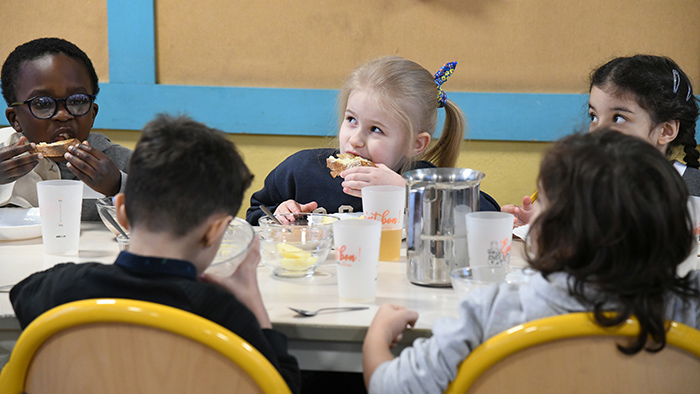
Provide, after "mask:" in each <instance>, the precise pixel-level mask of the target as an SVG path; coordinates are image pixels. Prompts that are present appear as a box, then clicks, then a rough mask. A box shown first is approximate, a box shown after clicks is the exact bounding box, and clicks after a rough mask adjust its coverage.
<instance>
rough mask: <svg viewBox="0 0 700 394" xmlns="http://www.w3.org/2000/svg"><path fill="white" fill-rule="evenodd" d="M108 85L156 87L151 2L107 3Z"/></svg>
mask: <svg viewBox="0 0 700 394" xmlns="http://www.w3.org/2000/svg"><path fill="white" fill-rule="evenodd" d="M107 29H108V30H107V35H108V43H109V81H110V83H128V84H154V83H156V47H155V45H156V43H155V15H154V7H153V0H151V1H148V0H108V1H107Z"/></svg>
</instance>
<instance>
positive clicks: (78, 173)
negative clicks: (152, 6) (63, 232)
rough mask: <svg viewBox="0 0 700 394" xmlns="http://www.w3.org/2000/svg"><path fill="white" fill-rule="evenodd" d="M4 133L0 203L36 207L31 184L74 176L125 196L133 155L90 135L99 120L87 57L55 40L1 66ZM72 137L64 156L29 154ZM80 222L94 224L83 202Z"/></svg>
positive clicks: (25, 47) (26, 48)
mask: <svg viewBox="0 0 700 394" xmlns="http://www.w3.org/2000/svg"><path fill="white" fill-rule="evenodd" d="M1 80H2V95H3V97H4V99H5V101H6V102H7V105H8V107H7V109H6V110H5V116H6V117H7V120H8V121H9V122H10V126H11V127H8V128H4V129H0V206H8V205H10V206H18V207H22V208H30V207H37V206H38V205H39V204H38V199H37V193H36V183H37V182H39V181H43V180H48V179H79V180H82V181H83V182H85V184H87V185H88V186H89V187H91V188H92V189H93V190H95V191H97V192H99V193H102V194H104V195H106V196H114V195H116V194H117V193H119V192H121V191H123V189H124V186H125V184H126V170H127V166H128V163H129V158H130V157H131V150H129V149H127V148H125V147H123V146H120V145H117V144H114V143H112V142H111V141H110V140H109V139H108V138H107V137H105V136H104V135H101V134H97V133H90V130H91V129H92V125H93V123H94V121H95V117H96V116H97V110H98V106H97V104H96V103H95V97H96V96H97V93H98V91H99V86H98V81H97V73H96V72H95V68H94V67H93V65H92V62H91V61H90V58H88V56H87V55H86V54H85V52H83V51H82V50H81V49H80V48H78V47H77V46H75V45H74V44H72V43H70V42H68V41H66V40H63V39H60V38H39V39H36V40H32V41H30V42H27V43H25V44H22V45H20V46H18V47H17V48H15V50H14V51H12V53H10V55H9V56H8V57H7V59H6V60H5V63H4V64H3V66H2V75H1ZM71 138H76V139H78V140H79V141H80V145H78V146H75V147H73V146H71V147H69V148H68V152H67V153H66V154H65V155H64V156H62V157H51V158H48V157H44V156H43V155H42V154H41V153H38V152H35V151H34V148H35V147H36V145H37V144H39V143H42V142H43V143H55V142H59V141H64V140H68V139H71ZM82 212H83V213H82V217H83V220H99V216H98V215H97V210H96V208H95V204H94V202H93V201H92V200H85V202H84V204H83V211H82Z"/></svg>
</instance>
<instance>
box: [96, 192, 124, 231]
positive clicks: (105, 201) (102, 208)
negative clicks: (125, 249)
mask: <svg viewBox="0 0 700 394" xmlns="http://www.w3.org/2000/svg"><path fill="white" fill-rule="evenodd" d="M95 206H97V213H98V214H99V215H100V219H102V223H104V224H105V226H107V228H108V229H109V231H111V232H112V233H113V234H114V235H115V236H118V235H119V234H121V233H120V232H119V230H117V228H116V226H119V228H121V229H122V230H123V231H124V232H125V233H127V234H129V231H127V230H126V229H125V228H124V227H122V226H121V225H120V224H119V222H117V211H116V208H114V203H112V197H103V198H98V199H97V200H95Z"/></svg>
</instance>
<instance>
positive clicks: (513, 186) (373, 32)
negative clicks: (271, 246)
mask: <svg viewBox="0 0 700 394" xmlns="http://www.w3.org/2000/svg"><path fill="white" fill-rule="evenodd" d="M111 1H116V0H111ZM106 13H107V11H106V0H64V1H61V2H50V1H49V2H47V1H44V0H27V1H22V2H19V1H13V0H8V1H3V2H1V3H0V33H2V37H3V40H2V41H0V58H2V59H4V58H5V57H6V56H7V54H8V53H9V52H10V51H11V50H12V48H14V47H15V46H16V45H18V44H20V43H22V42H25V41H28V40H30V39H32V38H36V37H40V36H60V37H64V38H67V39H68V40H70V41H73V42H74V43H76V44H77V45H78V46H80V47H81V48H83V49H84V50H85V51H86V52H87V53H88V55H90V57H91V58H92V60H93V62H94V63H95V67H96V69H97V72H98V75H99V77H100V80H101V81H109V63H108V61H109V59H108V56H109V53H108V45H107V24H106ZM155 14H156V61H157V64H156V71H157V81H158V83H164V84H185V85H187V84H189V85H215V86H256V87H295V88H337V87H338V86H339V85H340V83H341V81H342V79H343V78H344V77H345V75H347V73H348V72H350V71H351V70H352V69H353V68H354V67H356V66H357V65H359V64H360V63H362V62H364V61H366V60H369V59H371V58H374V57H377V56H380V55H399V56H403V57H407V58H410V59H412V60H415V61H417V62H419V63H420V64H422V65H424V66H425V67H426V68H428V69H429V70H437V68H439V66H440V65H442V64H443V63H444V62H446V61H450V60H458V61H459V66H458V69H457V71H456V72H455V74H454V77H453V78H452V79H450V82H449V83H448V84H447V85H445V89H446V91H447V92H448V95H449V92H450V91H485V92H545V93H550V92H555V93H585V92H586V89H587V78H588V74H589V73H590V71H591V70H592V69H593V68H594V67H596V66H597V65H599V64H601V63H603V62H604V61H606V60H608V59H610V58H611V57H614V56H619V55H628V54H633V53H638V52H645V53H655V54H663V55H667V56H670V57H672V58H674V59H675V60H676V61H677V62H678V63H679V64H680V65H681V66H682V67H683V69H684V70H685V71H686V72H687V73H688V74H689V76H690V78H691V80H693V81H694V82H695V84H696V87H697V86H698V84H699V83H700V60H699V59H700V57H698V54H700V23H697V21H698V20H700V2H698V1H694V0H645V1H641V2H640V1H636V0H590V1H556V0H385V1H376V0H356V1H327V0H302V1H294V2H288V1H282V0H272V1H266V2H260V1H258V2H255V1H241V0H237V1H230V0H210V1H206V2H193V1H185V0H156V1H155ZM260 105H265V103H261V104H260ZM134 110H138V109H134ZM126 115H127V116H128V114H126ZM200 120H202V121H205V122H206V119H200ZM541 121H542V125H541V126H542V127H547V119H542V120H541ZM281 127H284V125H281ZM105 133H106V134H107V135H108V136H110V137H111V138H112V139H113V140H114V141H115V142H117V143H120V144H123V145H125V146H128V147H133V145H134V143H135V141H136V140H137V139H138V132H136V131H134V132H124V131H105ZM231 139H232V140H233V141H234V142H235V143H236V144H237V145H238V146H239V149H240V150H241V152H242V153H243V155H244V156H245V159H246V161H247V163H248V164H249V166H250V167H251V169H252V171H253V172H254V174H255V175H256V181H255V183H254V184H253V186H252V188H251V190H257V189H259V188H260V187H261V186H262V181H263V179H264V177H265V175H266V174H267V173H268V172H269V170H270V169H272V168H273V167H274V166H275V165H276V164H277V163H279V162H280V161H281V160H283V159H284V158H285V157H287V156H288V155H289V154H291V153H293V152H295V151H297V150H299V149H303V148H311V147H323V146H329V144H330V143H331V142H329V141H328V140H327V139H324V138H316V137H288V136H264V135H232V136H231ZM547 146H548V144H547V143H534V142H490V141H467V143H465V144H464V146H463V149H462V154H461V156H460V159H459V165H460V166H463V167H469V168H474V169H478V170H481V171H483V172H485V173H486V174H487V176H486V178H485V180H484V181H483V183H482V190H485V191H487V192H488V193H490V194H491V195H492V196H493V197H495V198H496V199H497V200H498V201H499V202H500V203H501V204H506V203H517V202H519V201H520V199H521V197H522V196H523V195H525V194H530V193H532V191H533V190H534V187H535V178H536V173H537V166H538V161H539V157H540V155H541V153H542V152H543V151H544V150H545V149H546V147H547ZM243 208H244V209H245V208H247V207H246V206H244V207H243Z"/></svg>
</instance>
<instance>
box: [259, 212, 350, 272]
mask: <svg viewBox="0 0 700 394" xmlns="http://www.w3.org/2000/svg"><path fill="white" fill-rule="evenodd" d="M275 217H276V218H277V219H278V220H280V221H281V222H282V223H285V224H277V223H275V222H274V221H273V220H272V219H271V218H269V217H267V216H263V217H262V218H260V221H259V223H260V253H261V255H262V262H263V264H264V265H266V266H268V267H270V268H271V269H272V272H273V273H274V274H275V275H277V276H281V277H292V278H296V277H304V276H310V275H313V273H314V271H315V270H316V267H318V266H319V265H320V264H322V263H323V262H324V261H325V260H326V257H327V256H328V252H329V251H330V250H331V246H332V245H333V226H332V224H333V222H335V221H336V220H339V219H338V218H336V217H333V216H330V215H322V214H316V213H297V214H285V215H275Z"/></svg>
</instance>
